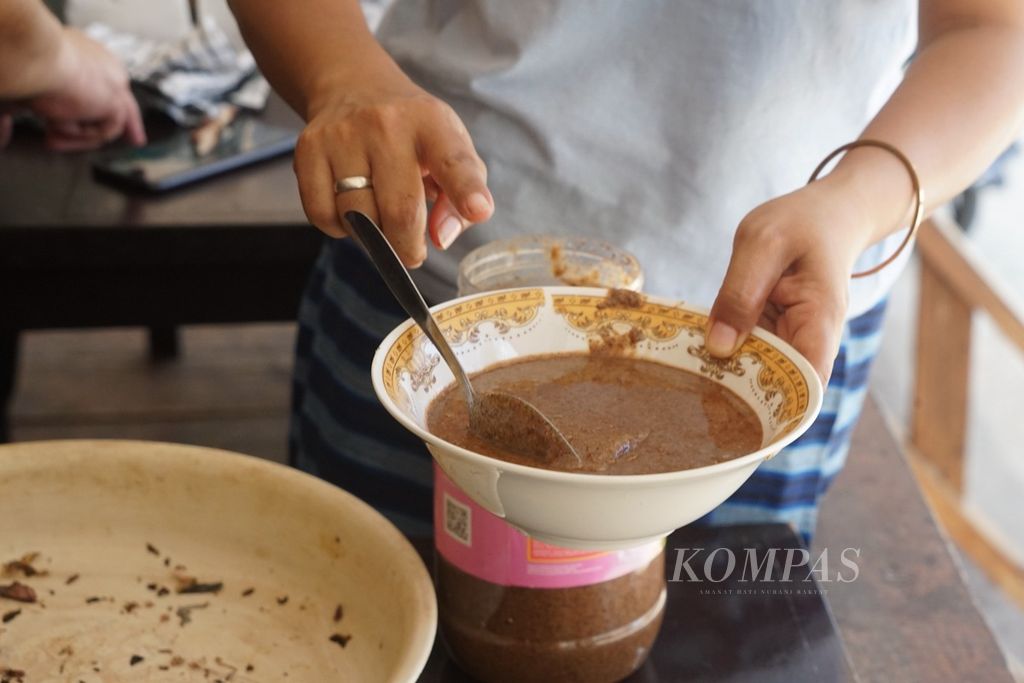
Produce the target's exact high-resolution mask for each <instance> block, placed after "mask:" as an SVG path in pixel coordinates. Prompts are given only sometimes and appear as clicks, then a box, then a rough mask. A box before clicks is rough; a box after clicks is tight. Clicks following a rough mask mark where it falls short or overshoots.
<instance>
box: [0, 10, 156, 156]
mask: <svg viewBox="0 0 1024 683" xmlns="http://www.w3.org/2000/svg"><path fill="white" fill-rule="evenodd" d="M0 100H2V101H3V102H2V103H3V108H2V109H0V111H2V112H3V113H0V143H2V144H6V142H7V139H9V137H10V129H11V115H12V112H14V111H17V110H19V109H22V110H29V111H31V112H32V113H34V114H35V115H36V116H37V117H39V119H40V120H41V121H42V123H43V125H44V127H45V131H46V143H47V145H48V146H49V147H50V148H52V149H56V150H61V151H74V150H84V149H93V148H96V147H99V146H101V145H103V144H105V143H108V142H112V141H114V140H117V139H119V138H121V137H122V136H123V137H125V138H126V139H127V140H128V141H129V142H131V143H132V144H134V145H141V144H144V143H145V141H146V133H145V130H144V128H143V125H142V117H141V115H140V113H139V107H138V104H137V103H136V101H135V98H134V96H133V95H132V92H131V87H130V83H129V78H128V73H127V71H125V68H124V66H123V65H122V64H121V63H120V61H118V59H117V57H115V56H114V55H113V54H111V53H110V52H109V51H108V50H107V49H106V48H104V47H103V46H102V45H100V44H99V43H97V42H96V41H94V40H92V39H90V38H88V37H87V36H85V35H84V34H82V33H81V32H79V31H78V30H76V29H72V28H66V27H63V26H61V25H60V23H59V22H58V21H57V19H56V17H54V16H53V15H52V14H50V12H49V10H47V9H46V7H45V5H43V3H41V2H38V0H5V1H4V3H2V5H0Z"/></svg>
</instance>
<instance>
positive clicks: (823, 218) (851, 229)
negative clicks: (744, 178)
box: [706, 176, 871, 383]
mask: <svg viewBox="0 0 1024 683" xmlns="http://www.w3.org/2000/svg"><path fill="white" fill-rule="evenodd" d="M853 194H854V193H852V192H851V191H850V190H849V188H848V187H847V186H845V185H844V183H843V181H842V180H837V179H834V178H833V177H832V176H829V177H826V178H824V179H822V180H819V181H817V182H814V183H812V184H810V185H807V186H806V187H803V188H801V189H799V190H796V191H795V192H791V193H790V194H787V195H783V196H781V197H778V198H776V199H773V200H771V201H769V202H766V203H764V204H762V205H761V206H758V207H757V208H756V209H754V210H753V211H751V212H750V213H749V214H747V216H746V217H745V218H744V219H743V220H742V221H741V222H740V225H739V228H737V230H736V236H735V238H734V240H733V250H732V259H731V260H730V262H729V269H728V271H727V272H726V275H725V281H724V282H723V283H722V288H721V289H720V290H719V293H718V297H717V298H716V300H715V304H714V306H713V307H712V309H711V316H710V320H709V321H708V334H707V342H706V344H707V348H708V351H710V352H711V353H712V355H715V356H719V357H726V356H729V355H732V354H733V353H735V352H736V350H738V349H739V347H740V345H741V344H742V343H743V341H744V340H745V339H746V338H747V335H748V334H750V332H751V330H752V329H753V328H754V326H755V325H761V326H762V327H764V328H766V329H768V330H770V331H772V332H774V333H775V334H777V335H779V336H780V337H782V338H783V339H784V340H786V341H787V342H789V343H790V344H792V345H793V347H794V348H795V349H796V350H797V351H799V352H800V353H802V354H803V355H804V356H806V357H807V359H808V360H809V361H810V362H811V363H812V364H813V365H814V368H815V369H816V370H817V371H818V374H819V375H820V376H821V379H822V381H823V382H824V383H827V382H828V378H829V375H830V374H831V373H832V363H833V361H834V360H835V357H836V353H837V352H838V350H839V341H840V338H841V336H842V331H843V325H844V321H845V317H846V307H847V285H848V283H849V278H850V273H851V271H852V268H853V264H854V262H855V260H856V258H857V256H858V255H859V254H860V253H861V251H862V250H863V249H864V248H865V247H866V246H867V243H866V242H867V237H866V236H867V235H869V234H871V231H870V229H869V227H868V224H867V221H868V220H869V218H868V217H867V215H866V213H865V211H864V210H863V204H862V203H860V202H858V201H857V199H856V197H854V196H852V195H853Z"/></svg>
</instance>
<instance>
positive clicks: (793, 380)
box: [372, 287, 822, 549]
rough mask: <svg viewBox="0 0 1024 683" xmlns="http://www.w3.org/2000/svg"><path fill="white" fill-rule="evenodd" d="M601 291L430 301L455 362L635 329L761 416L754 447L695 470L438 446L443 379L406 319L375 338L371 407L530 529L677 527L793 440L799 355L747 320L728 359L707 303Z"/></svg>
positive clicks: (577, 348) (563, 536) (613, 533)
mask: <svg viewBox="0 0 1024 683" xmlns="http://www.w3.org/2000/svg"><path fill="white" fill-rule="evenodd" d="M607 294H608V290H605V289H592V288H578V287H536V288H524V289H510V290H500V291H496V292H489V293H483V294H474V295H471V296H467V297H463V298H460V299H455V300H453V301H449V302H447V303H444V304H441V305H439V306H436V307H434V308H433V312H434V315H435V317H436V319H437V321H438V323H439V325H440V327H441V329H442V330H443V331H444V333H445V337H446V338H447V339H448V341H449V343H450V344H451V346H452V348H453V350H454V351H455V353H456V354H457V355H458V357H459V360H460V361H461V362H462V364H463V365H464V366H465V368H466V369H467V370H468V371H469V372H471V373H472V372H475V371H479V370H483V369H485V368H487V367H488V366H490V365H492V364H494V363H497V362H500V361H507V360H511V359H516V358H525V357H528V356H533V355H539V354H549V353H558V352H586V351H588V349H589V344H590V340H591V339H594V338H595V337H596V338H600V336H601V333H602V330H607V329H609V328H610V329H611V331H613V332H615V333H622V332H626V331H629V330H630V329H631V328H632V329H636V330H639V332H640V338H641V341H640V342H639V343H638V344H637V346H636V349H635V355H636V357H638V358H646V359H651V360H656V361H659V362H661V363H666V364H668V365H672V366H675V367H679V368H682V369H684V370H688V371H691V372H694V373H699V374H700V375H702V376H704V377H707V378H708V379H711V380H713V381H715V382H718V383H719V384H723V385H725V386H726V387H728V388H729V389H730V390H732V391H733V392H734V393H736V394H737V395H739V396H740V397H741V398H742V399H743V400H745V401H746V402H747V403H748V404H749V405H750V406H751V407H752V408H753V409H754V411H755V412H756V414H757V416H758V418H759V419H760V421H761V426H762V431H763V433H764V435H765V436H764V441H763V444H762V447H761V448H760V449H759V450H757V451H755V452H753V453H748V454H746V455H743V456H740V457H737V458H734V459H732V460H729V461H726V462H722V463H718V464H715V465H710V466H707V467H700V468H696V469H689V470H682V471H678V472H668V473H661V474H644V475H603V474H583V473H574V472H554V471H549V470H544V469H540V468H535V467H528V466H523V465H517V464H512V463H508V462H504V461H502V460H498V459H495V458H491V457H488V456H486V455H481V454H480V453H474V452H472V451H469V450H466V449H464V448H460V447H459V446H456V445H454V444H451V443H448V442H446V441H444V440H442V439H440V438H438V437H436V436H434V435H433V434H431V433H430V432H428V431H427V429H426V414H427V406H428V405H429V404H430V402H431V400H432V399H433V398H434V397H436V396H437V395H438V394H440V393H441V392H442V391H443V390H444V389H445V388H446V387H447V386H448V385H449V384H450V383H451V382H453V381H454V380H453V377H452V374H451V372H450V371H449V370H448V368H447V366H446V365H445V364H444V363H443V362H442V361H441V359H440V356H439V354H438V353H437V351H436V349H435V348H434V346H433V344H431V343H430V342H429V341H428V340H427V339H426V338H425V337H424V336H423V334H422V332H421V331H420V329H419V328H418V327H417V326H416V325H415V324H414V323H413V322H412V321H411V320H407V321H406V322H404V323H402V324H401V325H399V326H398V327H397V328H395V330H394V331H392V332H391V334H389V335H388V337H387V338H386V339H385V340H384V342H383V343H382V344H381V345H380V347H379V348H378V349H377V353H376V355H375V357H374V360H373V368H372V375H373V385H374V388H375V390H376V393H377V396H378V397H379V398H380V400H381V401H382V402H383V404H384V406H385V408H387V410H388V411H389V412H390V413H391V414H392V415H394V417H395V418H396V419H397V420H398V421H399V422H400V423H401V424H402V425H403V426H404V427H405V428H406V429H408V430H410V431H412V432H413V433H415V434H416V435H417V436H419V437H420V438H421V439H423V441H424V442H425V443H426V445H427V448H428V449H429V450H430V452H431V454H432V455H433V456H434V458H435V460H436V461H437V462H438V464H439V465H440V466H441V468H442V469H443V470H444V471H445V473H446V474H447V475H448V476H449V477H450V478H451V479H452V480H453V481H454V482H455V483H456V484H457V485H458V486H459V487H460V488H462V489H463V490H465V492H466V493H467V494H468V495H469V496H470V497H471V498H473V500H475V501H476V502H477V503H479V504H480V505H481V506H483V507H484V508H485V509H487V510H488V511H490V512H492V513H494V514H496V515H498V516H500V517H504V518H505V519H506V520H507V521H508V522H509V523H511V524H512V525H514V526H516V527H517V528H519V529H521V530H522V531H523V532H525V533H526V534H528V535H530V536H533V537H534V538H537V539H539V540H542V541H545V542H548V543H553V544H555V545H561V546H566V547H574V548H594V549H612V548H623V547H628V546H631V545H636V544H639V543H644V542H647V541H651V540H654V539H656V538H658V537H661V536H664V535H666V534H668V533H671V532H672V531H673V530H674V529H676V528H678V527H680V526H683V525H686V524H688V523H690V522H692V521H694V520H696V519H698V518H699V517H701V516H703V515H704V514H705V513H707V512H710V511H711V510H712V509H713V508H715V507H716V506H717V505H719V504H720V503H721V502H723V501H724V500H725V499H726V498H728V497H729V495H730V494H732V493H733V492H734V491H735V490H736V489H738V488H739V487H740V485H741V484H742V483H743V482H744V481H746V479H747V478H748V477H749V476H750V475H751V474H752V473H753V471H754V470H755V469H756V468H757V466H758V465H759V464H761V463H762V462H764V461H765V460H766V459H768V458H770V457H772V456H773V455H775V454H776V453H777V452H778V451H779V450H780V449H782V448H783V447H784V446H786V445H787V444H789V443H790V442H792V441H793V440H794V439H796V438H797V437H798V436H799V435H800V434H802V433H803V432H804V431H805V430H806V429H807V428H808V427H809V426H810V425H811V423H812V422H813V421H814V418H815V417H816V415H817V413H818V410H819V409H820V407H821V399H822V387H821V382H820V380H819V379H818V376H817V374H816V373H815V371H814V369H813V367H812V366H811V364H810V363H809V362H808V361H807V360H806V359H805V358H803V357H802V356H801V355H800V354H799V353H797V352H796V351H795V350H794V349H793V348H792V347H791V346H789V345H788V344H786V343H785V342H783V341H782V340H781V339H779V338H778V337H776V336H775V335H773V334H770V333H769V332H767V331H765V330H763V329H760V328H758V329H757V330H755V331H754V333H753V334H752V335H751V336H750V337H749V338H748V339H747V341H746V342H745V343H744V345H743V347H742V348H741V349H740V350H739V351H738V352H737V353H736V354H735V355H734V356H733V357H731V358H729V359H726V360H720V359H716V358H713V357H711V356H710V355H709V354H708V352H707V350H706V349H705V348H704V327H705V323H706V322H707V311H706V309H702V308H699V307H695V306H690V305H687V304H685V303H680V302H676V301H670V300H667V299H661V298H658V297H653V296H647V297H646V301H645V303H644V304H643V305H642V306H640V307H638V308H624V307H615V306H612V307H606V306H602V307H599V304H601V303H602V302H605V300H606V298H607Z"/></svg>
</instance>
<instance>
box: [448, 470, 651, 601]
mask: <svg viewBox="0 0 1024 683" xmlns="http://www.w3.org/2000/svg"><path fill="white" fill-rule="evenodd" d="M434 545H435V546H436V547H437V551H438V552H439V553H441V556H442V557H444V559H446V560H447V561H448V562H450V563H451V564H453V565H455V566H456V567H458V568H459V569H461V570H462V571H464V572H466V573H467V574H471V575H473V576H475V577H477V578H478V579H483V580H484V581H490V582H491V583H496V584H499V585H503V586H521V587H524V588H571V587H573V586H587V585H590V584H593V583H601V582H602V581H610V580H612V579H616V578H618V577H620V576H623V575H625V574H628V573H630V572H633V571H636V570H638V569H642V568H644V567H646V566H647V565H648V564H649V563H650V562H651V560H653V559H654V558H655V557H657V556H658V554H659V553H660V552H661V549H662V546H663V545H664V542H663V541H653V542H651V543H646V544H644V545H640V546H636V547H633V548H627V549H625V550H608V551H588V550H576V549H573V548H562V547H559V546H555V545H550V544H548V543H543V542H541V541H538V540H535V539H532V538H530V537H528V536H526V535H525V534H523V533H522V532H520V531H517V530H516V529H514V528H513V527H512V526H511V525H509V524H508V523H506V522H505V520H503V519H502V518H501V517H498V516H497V515H492V514H491V513H490V512H488V511H487V510H484V509H483V508H482V507H480V506H479V505H477V504H476V503H474V502H473V501H472V500H471V499H470V497H469V496H468V495H466V494H465V493H463V491H462V489H460V488H459V487H457V486H456V485H455V483H454V482H452V480H451V479H449V478H448V477H447V475H445V473H444V471H442V470H441V468H440V467H438V466H437V463H434Z"/></svg>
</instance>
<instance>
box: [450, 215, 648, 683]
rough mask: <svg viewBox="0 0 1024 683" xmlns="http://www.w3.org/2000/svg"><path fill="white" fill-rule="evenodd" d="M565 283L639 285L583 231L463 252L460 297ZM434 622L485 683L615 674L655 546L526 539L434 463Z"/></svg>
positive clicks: (623, 663) (634, 627)
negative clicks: (576, 545) (583, 546)
mask: <svg viewBox="0 0 1024 683" xmlns="http://www.w3.org/2000/svg"><path fill="white" fill-rule="evenodd" d="M546 284H570V285H581V286H596V287H611V288H619V289H631V290H634V291H639V289H640V287H641V286H642V284H643V273H642V271H641V269H640V265H639V263H637V261H636V259H635V257H633V256H632V255H631V254H629V253H628V252H625V251H623V250H621V249H619V248H617V247H615V246H613V245H610V244H608V243H605V242H600V241H596V240H590V239H587V238H574V237H570V238H564V237H548V236H539V235H524V236H521V237H517V238H513V239H511V240H503V241H501V242H493V243H491V244H488V245H485V246H483V247H480V248H479V249H477V250H475V251H474V252H471V253H470V254H468V255H467V256H466V258H465V259H463V262H462V264H461V265H460V269H459V290H460V294H470V293H475V292H481V291H487V290H491V289H499V288H503V287H516V286H531V285H546ZM434 473H435V475H434V540H435V548H436V582H437V596H438V607H439V612H440V626H441V632H442V634H443V637H444V640H445V643H446V644H447V646H448V649H449V651H450V652H451V654H452V656H453V658H454V659H455V660H456V661H457V662H458V663H459V664H460V666H462V668H463V669H465V670H466V672H467V673H469V674H471V675H472V676H474V677H475V678H477V679H479V680H480V681H483V682H484V683H502V682H504V681H510V682H511V681H514V682H515V683H520V682H521V681H546V682H549V683H560V682H569V681H581V682H583V681H586V682H587V683H601V682H603V681H608V682H611V681H618V680H621V679H623V678H625V677H626V676H628V675H629V674H630V673H632V672H633V671H635V670H636V669H637V668H639V667H640V666H641V665H642V664H643V662H644V660H645V659H646V658H647V655H648V653H649V652H650V649H651V646H652V644H653V643H654V639H655V637H656V636H657V634H658V630H659V628H660V627H661V620H662V614H663V611H664V606H665V568H664V544H663V542H661V541H656V542H653V543H648V544H644V545H642V546H638V547H635V548H628V549H625V550H616V551H581V550H576V549H570V548H562V547H558V546H553V545H550V544H547V543H543V542H541V541H538V540H536V539H532V538H529V537H527V536H526V535H524V534H522V533H521V532H519V531H517V530H516V529H514V528H513V527H512V526H510V525H509V524H507V523H505V521H504V520H503V519H501V518H500V517H497V516H496V515H493V514H491V513H489V512H487V511H486V510H484V509H483V508H482V507H480V506H479V505H477V504H476V503H474V502H473V501H472V500H471V499H470V498H469V496H468V495H467V494H465V493H464V492H463V491H461V490H460V489H459V488H458V487H457V486H456V485H455V484H454V483H453V482H452V481H451V480H449V479H448V477H446V476H445V474H444V472H442V471H441V469H440V468H439V467H437V466H436V465H435V468H434Z"/></svg>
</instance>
